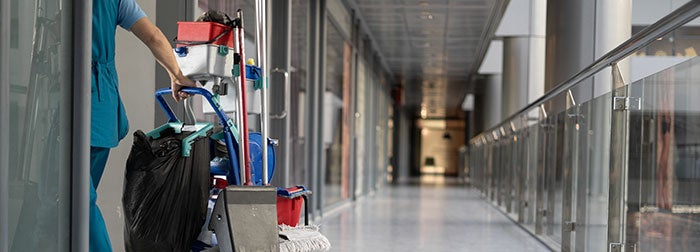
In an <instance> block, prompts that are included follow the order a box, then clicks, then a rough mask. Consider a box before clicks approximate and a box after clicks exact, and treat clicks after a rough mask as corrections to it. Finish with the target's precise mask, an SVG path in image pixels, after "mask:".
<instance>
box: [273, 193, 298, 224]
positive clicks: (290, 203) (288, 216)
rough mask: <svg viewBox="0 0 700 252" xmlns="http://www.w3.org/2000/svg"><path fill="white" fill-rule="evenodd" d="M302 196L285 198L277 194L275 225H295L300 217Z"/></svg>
mask: <svg viewBox="0 0 700 252" xmlns="http://www.w3.org/2000/svg"><path fill="white" fill-rule="evenodd" d="M302 203H304V198H303V197H296V198H291V199H290V198H285V197H280V196H277V225H282V224H285V225H287V226H292V227H296V226H297V224H299V218H301V208H302Z"/></svg>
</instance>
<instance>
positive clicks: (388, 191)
mask: <svg viewBox="0 0 700 252" xmlns="http://www.w3.org/2000/svg"><path fill="white" fill-rule="evenodd" d="M379 191H380V192H378V193H377V194H376V195H374V196H370V197H366V198H364V199H361V200H360V201H358V203H357V204H355V205H353V206H351V207H348V208H345V209H342V210H341V211H340V212H338V213H333V214H329V215H328V216H326V217H325V218H324V219H323V220H322V221H321V222H320V223H319V224H320V225H321V232H322V233H323V234H324V235H326V236H327V237H328V239H329V240H330V242H331V244H332V249H331V251H431V252H433V251H549V250H548V249H547V248H546V247H545V246H544V245H542V244H541V243H539V242H538V241H537V240H536V239H535V238H533V237H532V236H530V235H529V234H528V233H527V232H525V231H524V230H522V229H521V228H519V227H518V226H517V225H516V224H514V223H513V222H512V221H510V220H509V219H508V218H507V217H505V216H504V215H503V214H502V213H501V212H499V211H498V210H496V209H495V208H494V207H492V206H491V205H489V204H488V203H487V202H486V201H484V200H482V199H480V198H479V195H478V192H477V191H475V190H474V189H471V188H468V187H464V186H457V185H452V186H450V185H446V184H445V183H421V184H412V185H399V186H385V187H384V188H382V189H381V190H379Z"/></svg>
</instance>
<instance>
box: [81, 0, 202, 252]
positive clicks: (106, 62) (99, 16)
mask: <svg viewBox="0 0 700 252" xmlns="http://www.w3.org/2000/svg"><path fill="white" fill-rule="evenodd" d="M92 12H93V16H92V88H91V89H92V104H91V110H92V112H91V116H92V118H91V124H90V128H91V129H90V177H91V179H90V251H112V245H111V243H110V240H109V236H108V234H107V229H106V227H105V222H104V219H103V218H102V214H101V213H100V209H99V208H98V207H97V192H96V190H97V186H98V185H99V184H100V178H101V177H102V173H103V171H104V168H105V164H106V163H107V157H108V156H109V151H110V149H111V148H114V147H116V146H117V145H118V144H119V141H120V140H121V139H123V138H124V136H126V134H127V132H128V131H129V122H128V121H127V118H126V111H125V110H124V105H123V104H122V100H121V98H120V97H119V83H118V80H117V70H116V68H115V65H114V49H115V42H114V39H115V34H116V29H117V26H121V27H122V28H124V29H125V30H127V31H131V32H132V33H133V34H134V35H136V37H138V38H139V39H140V40H141V41H142V42H143V43H144V44H145V45H146V46H147V47H148V48H149V49H150V50H151V52H152V53H153V56H154V57H155V59H156V60H157V61H158V63H160V65H161V66H163V68H165V70H167V71H168V74H169V75H170V82H171V87H172V89H173V90H174V91H173V98H175V100H176V101H180V100H181V99H184V98H187V96H188V95H187V94H185V93H184V92H177V90H180V89H181V88H182V87H187V86H192V87H193V86H195V83H194V82H193V81H192V80H190V79H188V78H187V77H185V76H183V75H182V72H181V71H180V68H179V66H178V65H177V61H176V60H175V56H174V54H173V52H172V48H171V47H170V43H169V42H168V40H167V39H166V38H165V35H163V33H162V32H161V31H160V29H158V28H157V27H156V26H155V25H153V23H151V21H149V20H148V18H147V17H146V14H145V13H144V12H143V10H141V7H139V6H138V4H137V3H136V2H135V0H95V1H93V7H92Z"/></svg>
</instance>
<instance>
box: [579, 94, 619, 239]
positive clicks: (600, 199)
mask: <svg viewBox="0 0 700 252" xmlns="http://www.w3.org/2000/svg"><path fill="white" fill-rule="evenodd" d="M611 100H612V95H611V94H610V93H607V94H605V95H603V96H599V97H597V98H595V99H593V100H591V101H588V102H585V103H583V104H581V105H580V107H579V118H580V120H579V123H578V141H579V142H578V179H577V180H576V181H575V183H577V185H576V186H577V196H576V211H575V216H576V217H575V218H576V219H575V221H576V231H575V235H576V237H575V250H576V251H605V250H607V227H608V211H607V209H608V184H609V182H608V177H609V170H608V167H609V166H610V164H609V162H610V158H609V156H610V148H609V146H610V108H611V107H612V104H611Z"/></svg>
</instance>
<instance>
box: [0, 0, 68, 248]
mask: <svg viewBox="0 0 700 252" xmlns="http://www.w3.org/2000/svg"><path fill="white" fill-rule="evenodd" d="M3 1H9V6H10V13H11V14H10V22H9V24H10V29H9V34H4V36H6V35H9V40H10V43H9V50H4V52H8V55H5V54H2V55H0V57H9V59H10V64H9V65H3V66H0V67H7V68H9V69H8V71H7V72H8V73H9V76H8V78H7V79H9V81H8V82H3V83H1V84H0V85H7V86H4V87H3V88H4V89H6V90H9V97H10V98H9V121H7V122H3V125H6V126H7V127H3V128H2V129H0V130H5V131H8V132H6V133H8V136H9V146H10V148H9V153H8V154H9V155H8V157H9V160H7V161H8V163H9V166H8V168H9V169H8V170H7V179H8V181H7V182H8V184H7V186H8V187H7V188H8V191H7V192H6V193H7V194H8V195H7V196H8V197H7V198H8V203H7V208H6V211H7V215H8V216H7V220H8V223H7V237H3V238H4V239H6V241H7V248H6V249H9V251H69V250H70V246H71V244H70V237H71V235H70V228H71V225H70V221H71V217H70V215H71V195H70V193H71V147H72V145H71V129H72V124H73V122H72V93H73V89H72V86H73V76H72V74H73V73H72V71H73V66H74V64H73V63H74V62H73V55H72V45H73V43H72V42H73V41H72V37H73V36H72V35H73V32H72V25H73V22H72V21H73V14H72V11H71V10H72V8H71V5H72V1H69V0H57V1H48V0H36V1H20V0H3ZM3 6H7V2H5V3H4V5H3ZM4 19H5V17H3V22H4V21H5V20H4ZM8 86H9V87H8ZM4 102H5V101H3V103H4ZM3 249H4V247H3Z"/></svg>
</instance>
